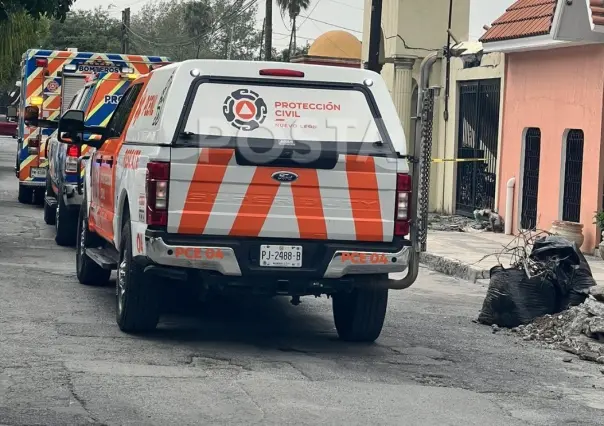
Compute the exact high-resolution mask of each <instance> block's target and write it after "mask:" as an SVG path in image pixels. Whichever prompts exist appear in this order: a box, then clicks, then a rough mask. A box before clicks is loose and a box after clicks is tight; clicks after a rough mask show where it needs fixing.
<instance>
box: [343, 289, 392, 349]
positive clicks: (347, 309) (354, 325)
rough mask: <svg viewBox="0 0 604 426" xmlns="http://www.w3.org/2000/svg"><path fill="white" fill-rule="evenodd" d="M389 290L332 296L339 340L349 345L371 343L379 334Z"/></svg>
mask: <svg viewBox="0 0 604 426" xmlns="http://www.w3.org/2000/svg"><path fill="white" fill-rule="evenodd" d="M387 306H388V289H384V288H356V289H354V290H353V291H352V292H350V293H337V294H334V295H333V317H334V321H335V324H336V330H337V331H338V335H339V336H340V339H342V340H344V341H348V342H368V343H371V342H374V341H375V340H376V339H377V338H378V337H379V336H380V333H381V332H382V327H383V326H384V319H385V318H386V308H387Z"/></svg>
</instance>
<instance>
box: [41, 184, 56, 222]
mask: <svg viewBox="0 0 604 426" xmlns="http://www.w3.org/2000/svg"><path fill="white" fill-rule="evenodd" d="M45 195H46V196H47V197H53V196H54V194H53V193H52V186H51V185H50V177H48V176H47V177H46V191H45ZM56 209H57V207H56V206H55V207H51V206H50V205H48V203H47V202H46V201H44V223H46V224H47V225H54V224H55V214H57V213H56Z"/></svg>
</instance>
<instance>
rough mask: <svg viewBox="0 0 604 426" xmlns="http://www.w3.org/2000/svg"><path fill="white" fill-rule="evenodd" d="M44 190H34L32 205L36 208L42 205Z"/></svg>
mask: <svg viewBox="0 0 604 426" xmlns="http://www.w3.org/2000/svg"><path fill="white" fill-rule="evenodd" d="M44 192H45V191H44V189H42V188H36V189H34V204H35V205H36V206H42V205H44Z"/></svg>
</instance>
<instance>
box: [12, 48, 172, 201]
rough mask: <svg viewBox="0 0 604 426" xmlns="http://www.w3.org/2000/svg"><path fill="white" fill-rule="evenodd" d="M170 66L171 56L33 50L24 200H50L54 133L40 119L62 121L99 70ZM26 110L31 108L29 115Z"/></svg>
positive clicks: (22, 148)
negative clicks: (47, 153) (49, 149)
mask: <svg viewBox="0 0 604 426" xmlns="http://www.w3.org/2000/svg"><path fill="white" fill-rule="evenodd" d="M167 62H168V58H165V57H159V56H141V55H126V54H118V53H93V52H78V51H77V50H76V49H71V50H64V51H63V50H44V49H29V50H27V51H26V52H25V53H24V54H23V58H22V61H21V80H20V81H21V87H20V90H21V97H20V102H19V113H18V116H19V123H18V137H17V139H18V148H17V155H16V166H15V174H16V176H17V178H18V179H19V201H20V202H22V203H30V202H31V201H34V202H36V203H40V204H41V203H42V201H43V199H44V191H45V184H46V173H47V167H48V161H47V159H46V158H45V157H44V155H43V153H44V145H45V143H46V139H47V138H48V137H49V136H50V135H51V134H52V133H53V131H54V129H53V128H52V127H50V128H44V127H43V126H41V125H39V123H38V121H39V120H42V121H43V120H51V121H52V120H57V119H58V118H59V117H60V116H61V114H62V113H63V112H65V111H66V110H67V107H68V106H69V104H70V103H71V101H72V99H73V97H74V96H75V94H76V93H77V92H78V91H79V90H80V89H82V88H83V87H84V84H85V77H86V76H87V75H90V74H94V73H97V72H116V73H138V74H145V73H147V72H149V70H151V69H153V68H154V67H156V66H161V65H162V64H164V63H167ZM26 109H29V113H30V114H29V115H28V116H26V114H25V110H26ZM34 111H35V114H33V112H34ZM26 121H27V122H26Z"/></svg>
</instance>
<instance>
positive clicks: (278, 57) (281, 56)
mask: <svg viewBox="0 0 604 426" xmlns="http://www.w3.org/2000/svg"><path fill="white" fill-rule="evenodd" d="M308 49H310V44H308V42H306V45H305V46H302V47H296V54H295V55H294V57H296V56H299V55H306V54H307V53H308ZM273 58H274V60H275V61H278V62H289V60H290V59H291V57H290V55H289V49H288V48H285V49H283V50H282V51H281V52H277V50H276V49H273Z"/></svg>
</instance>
